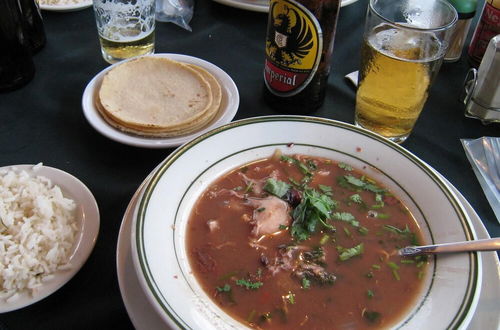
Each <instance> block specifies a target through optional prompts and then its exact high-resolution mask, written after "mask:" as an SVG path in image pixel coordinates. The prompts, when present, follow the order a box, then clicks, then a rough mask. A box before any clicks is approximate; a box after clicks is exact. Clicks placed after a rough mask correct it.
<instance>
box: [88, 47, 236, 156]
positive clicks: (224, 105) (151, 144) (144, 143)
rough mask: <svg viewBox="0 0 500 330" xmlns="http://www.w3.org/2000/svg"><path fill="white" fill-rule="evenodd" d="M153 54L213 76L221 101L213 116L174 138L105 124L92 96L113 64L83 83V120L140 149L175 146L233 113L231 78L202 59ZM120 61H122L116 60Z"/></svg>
mask: <svg viewBox="0 0 500 330" xmlns="http://www.w3.org/2000/svg"><path fill="white" fill-rule="evenodd" d="M148 56H153V57H164V58H169V59H172V60H175V61H179V62H183V63H186V64H192V65H196V66H198V67H200V68H202V69H204V70H206V71H208V72H210V73H211V75H212V76H213V77H215V78H216V79H217V81H218V82H219V84H220V86H221V94H222V101H221V105H220V109H219V111H218V112H217V114H216V115H215V117H214V118H213V119H212V120H211V121H210V122H209V123H208V124H207V125H206V126H203V127H201V128H200V129H199V130H197V131H196V132H193V133H188V134H185V135H181V136H176V137H160V138H154V137H144V136H139V135H135V134H128V133H125V132H123V131H121V130H119V129H117V128H115V127H113V126H111V125H109V124H108V123H107V122H106V121H105V120H104V118H103V117H102V116H101V115H100V113H99V111H98V110H97V108H96V105H95V97H96V94H97V93H98V91H99V86H100V84H101V82H102V80H103V77H104V75H105V74H106V73H107V72H108V71H109V70H111V69H112V68H113V67H115V66H116V65H117V64H115V65H112V66H110V67H108V68H106V69H105V70H103V71H101V72H100V73H98V74H97V75H96V76H95V77H94V78H93V79H92V80H91V81H90V82H89V84H88V85H87V87H86V88H85V91H84V93H83V97H82V108H83V112H84V115H85V117H86V118H87V121H88V122H89V123H90V124H91V125H92V126H93V127H94V128H95V129H96V130H97V131H98V132H99V133H101V134H102V135H104V136H106V137H108V138H110V139H112V140H114V141H117V142H120V143H124V144H128V145H132V146H136V147H143V148H169V147H177V146H179V145H181V144H183V143H185V142H187V141H190V140H191V139H193V138H195V137H196V136H198V135H201V134H203V133H205V132H207V131H209V130H211V129H213V128H216V127H218V126H220V125H223V124H226V123H228V122H230V121H231V120H232V119H233V118H234V116H235V115H236V111H237V110H238V106H239V93H238V89H237V87H236V85H235V83H234V81H233V80H232V79H231V77H230V76H229V75H228V74H227V73H226V72H224V71H223V70H222V69H220V68H219V67H217V66H216V65H214V64H212V63H210V62H207V61H205V60H202V59H199V58H196V57H192V56H187V55H181V54H155V55H148ZM120 63H123V62H120Z"/></svg>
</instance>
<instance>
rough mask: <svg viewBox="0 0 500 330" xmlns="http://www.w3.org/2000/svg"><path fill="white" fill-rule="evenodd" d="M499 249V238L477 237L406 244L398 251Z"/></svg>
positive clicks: (426, 251)
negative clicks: (432, 242) (464, 239)
mask: <svg viewBox="0 0 500 330" xmlns="http://www.w3.org/2000/svg"><path fill="white" fill-rule="evenodd" d="M496 250H500V238H499V237H497V238H488V239H479V240H475V241H466V242H455V243H444V244H435V245H425V246H407V247H405V248H402V249H400V250H399V251H398V253H399V255H400V256H415V255H419V254H436V253H453V252H469V251H496Z"/></svg>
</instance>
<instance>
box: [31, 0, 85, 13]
mask: <svg viewBox="0 0 500 330" xmlns="http://www.w3.org/2000/svg"><path fill="white" fill-rule="evenodd" d="M43 2H44V1H40V9H43V10H48V11H76V10H82V9H85V8H88V7H91V6H92V0H77V1H74V2H76V3H71V1H64V0H60V1H59V2H60V3H59V4H45V3H43ZM65 2H66V3H65Z"/></svg>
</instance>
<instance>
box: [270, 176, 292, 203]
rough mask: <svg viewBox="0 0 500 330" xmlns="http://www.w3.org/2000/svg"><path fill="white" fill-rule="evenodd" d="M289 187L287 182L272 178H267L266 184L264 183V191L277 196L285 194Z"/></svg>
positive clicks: (280, 196)
mask: <svg viewBox="0 0 500 330" xmlns="http://www.w3.org/2000/svg"><path fill="white" fill-rule="evenodd" d="M289 189H290V185H289V184H288V183H286V182H283V181H279V180H276V179H273V178H269V179H267V181H266V184H265V185H264V190H265V191H267V192H268V193H270V194H273V195H275V196H277V197H279V198H282V197H283V196H285V195H286V193H287V192H288V190H289Z"/></svg>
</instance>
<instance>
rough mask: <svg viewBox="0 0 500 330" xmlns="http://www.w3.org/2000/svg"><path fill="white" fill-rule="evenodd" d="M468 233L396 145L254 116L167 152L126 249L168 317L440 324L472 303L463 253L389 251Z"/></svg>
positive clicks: (354, 131) (326, 324)
mask: <svg viewBox="0 0 500 330" xmlns="http://www.w3.org/2000/svg"><path fill="white" fill-rule="evenodd" d="M474 238H475V233H474V230H473V227H472V225H471V223H470V220H469V219H468V217H467V214H466V212H465V210H464V209H463V208H462V205H461V204H460V202H459V201H458V200H457V197H456V196H455V194H454V193H453V192H452V190H451V189H450V188H449V186H448V185H447V184H446V183H445V182H443V181H442V179H441V178H440V176H439V174H437V173H436V172H435V171H434V170H433V169H432V168H431V167H429V166H428V165H427V164H426V163H425V162H423V161H422V160H420V159H419V158H417V157H416V156H415V155H413V154H412V153H410V152H409V151H407V150H406V149H404V148H402V147H401V146H399V145H396V144H394V143H392V142H390V141H388V140H386V139H384V138H382V137H379V136H377V135H375V134H373V133H371V132H369V131H366V130H363V129H360V128H357V127H355V126H352V125H349V124H346V123H342V122H337V121H332V120H327V119H320V118H314V117H299V116H267V117H257V118H249V119H245V120H240V121H236V122H233V123H230V124H228V125H225V126H222V127H220V128H218V129H215V130H213V131H210V132H208V133H207V134H204V135H202V136H200V137H198V138H196V139H195V140H193V141H191V142H189V143H187V144H185V145H183V146H181V147H180V148H179V149H177V150H175V151H174V152H173V153H172V154H171V155H170V156H169V157H167V158H166V159H165V160H164V161H163V162H162V163H161V164H160V165H159V166H158V167H157V169H155V171H154V173H153V175H152V177H151V180H150V181H149V182H148V184H147V186H146V188H145V189H144V191H143V193H142V196H141V198H140V202H139V205H138V207H136V209H135V214H134V223H133V230H132V251H133V260H134V266H135V269H136V272H137V274H138V278H139V281H140V283H141V286H142V289H143V290H144V292H145V293H146V296H147V297H148V299H149V301H150V302H151V304H152V305H153V306H154V308H155V310H156V312H157V313H158V314H159V315H160V316H161V317H162V319H163V320H164V322H165V323H166V324H167V325H168V326H170V327H172V328H179V329H240V328H241V329H244V328H250V329H252V328H256V329H300V328H311V329H388V328H394V329H415V328H422V329H444V328H466V326H467V324H468V323H469V321H470V319H471V317H472V315H473V313H474V309H475V307H476V305H477V300H478V297H479V290H480V286H481V264H480V260H479V259H478V256H477V254H475V253H463V254H449V255H440V256H414V257H401V256H400V255H399V254H398V250H399V249H400V248H402V247H406V246H411V245H426V244H435V243H447V242H454V241H464V240H472V239H474Z"/></svg>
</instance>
